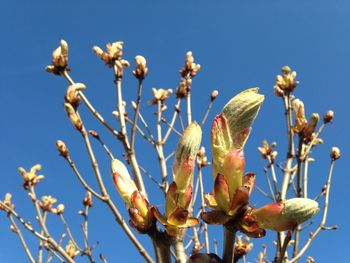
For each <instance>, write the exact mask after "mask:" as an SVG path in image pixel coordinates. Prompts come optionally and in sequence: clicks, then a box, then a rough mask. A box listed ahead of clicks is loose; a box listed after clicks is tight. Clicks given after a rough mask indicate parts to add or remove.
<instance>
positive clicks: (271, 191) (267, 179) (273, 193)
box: [264, 167, 276, 202]
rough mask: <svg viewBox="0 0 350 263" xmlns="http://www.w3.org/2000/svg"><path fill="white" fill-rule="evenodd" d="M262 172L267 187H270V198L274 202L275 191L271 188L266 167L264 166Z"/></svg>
mask: <svg viewBox="0 0 350 263" xmlns="http://www.w3.org/2000/svg"><path fill="white" fill-rule="evenodd" d="M264 174H265V177H266V181H267V184H268V186H269V189H270V193H271V196H272V200H273V201H274V202H276V194H275V192H274V191H273V190H272V185H271V181H270V178H269V175H268V173H267V168H266V167H265V168H264Z"/></svg>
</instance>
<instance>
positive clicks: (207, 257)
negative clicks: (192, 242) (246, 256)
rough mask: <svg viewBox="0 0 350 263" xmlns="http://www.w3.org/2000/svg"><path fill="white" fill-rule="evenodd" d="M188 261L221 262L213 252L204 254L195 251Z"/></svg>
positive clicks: (202, 262) (190, 262) (199, 262)
mask: <svg viewBox="0 0 350 263" xmlns="http://www.w3.org/2000/svg"><path fill="white" fill-rule="evenodd" d="M187 262H188V263H222V262H223V261H222V259H221V258H219V257H218V255H216V254H214V253H210V254H204V253H196V254H193V255H192V256H191V257H190V258H189V259H188V261H187Z"/></svg>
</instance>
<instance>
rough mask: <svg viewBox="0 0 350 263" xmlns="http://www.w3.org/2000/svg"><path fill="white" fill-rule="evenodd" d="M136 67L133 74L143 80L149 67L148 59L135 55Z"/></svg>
mask: <svg viewBox="0 0 350 263" xmlns="http://www.w3.org/2000/svg"><path fill="white" fill-rule="evenodd" d="M135 62H136V68H135V69H134V70H133V72H132V74H133V75H134V76H135V77H136V78H137V79H139V80H143V79H144V78H145V77H146V75H147V73H148V68H147V67H146V59H145V58H144V57H143V56H140V55H138V56H136V57H135Z"/></svg>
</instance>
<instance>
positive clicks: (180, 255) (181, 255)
mask: <svg viewBox="0 0 350 263" xmlns="http://www.w3.org/2000/svg"><path fill="white" fill-rule="evenodd" d="M182 231H183V230H182ZM182 231H181V230H180V231H179V234H178V235H177V236H176V238H175V241H174V249H175V255H176V259H177V260H176V263H186V262H187V255H186V251H185V247H184V240H183V233H182Z"/></svg>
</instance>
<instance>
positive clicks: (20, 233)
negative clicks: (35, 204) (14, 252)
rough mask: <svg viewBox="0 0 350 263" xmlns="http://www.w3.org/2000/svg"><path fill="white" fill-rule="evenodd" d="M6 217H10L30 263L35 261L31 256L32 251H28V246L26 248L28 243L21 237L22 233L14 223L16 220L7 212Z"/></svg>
mask: <svg viewBox="0 0 350 263" xmlns="http://www.w3.org/2000/svg"><path fill="white" fill-rule="evenodd" d="M8 218H9V219H10V221H11V224H12V225H13V227H14V229H15V231H16V234H17V235H18V237H19V240H20V241H21V244H22V246H23V249H24V251H25V252H26V254H27V257H28V259H29V261H30V262H31V263H35V260H34V258H33V256H32V253H31V252H30V250H29V248H28V245H27V243H26V241H25V239H24V237H23V235H22V232H21V230H20V229H19V228H18V226H17V225H16V222H15V220H14V219H13V217H12V215H11V214H9V216H8Z"/></svg>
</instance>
